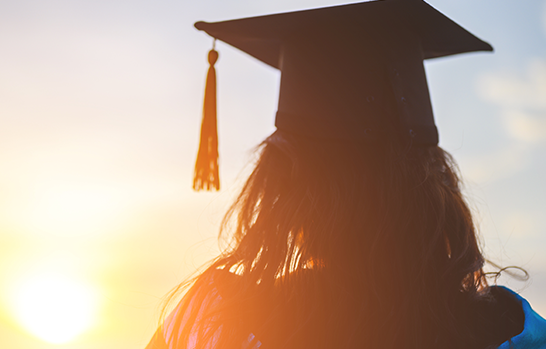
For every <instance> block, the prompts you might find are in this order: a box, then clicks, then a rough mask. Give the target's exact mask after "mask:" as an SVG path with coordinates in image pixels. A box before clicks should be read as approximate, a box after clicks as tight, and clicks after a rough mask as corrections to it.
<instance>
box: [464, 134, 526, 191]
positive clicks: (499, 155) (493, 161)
mask: <svg viewBox="0 0 546 349" xmlns="http://www.w3.org/2000/svg"><path fill="white" fill-rule="evenodd" d="M530 160H531V159H530V152H529V147H528V146H527V145H526V144H525V143H519V142H518V143H517V144H513V145H510V146H508V147H506V148H503V149H499V150H498V151H496V152H493V153H490V154H487V156H483V155H481V156H478V155H477V156H470V157H462V158H461V160H460V161H459V163H460V166H461V169H462V171H463V173H464V174H465V179H466V180H469V181H470V182H471V183H485V182H490V181H495V180H499V179H502V178H507V177H510V176H512V175H514V174H515V173H517V172H519V171H522V170H523V169H525V168H526V167H527V166H528V165H529V163H530Z"/></svg>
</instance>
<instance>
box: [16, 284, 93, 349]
mask: <svg viewBox="0 0 546 349" xmlns="http://www.w3.org/2000/svg"><path fill="white" fill-rule="evenodd" d="M13 306H14V312H15V315H16V316H17V318H18V320H19V322H20V323H21V325H22V326H23V327H24V328H25V329H26V330H28V331H29V332H30V333H32V334H33V335H35V336H36V337H38V338H40V339H42V340H44V341H46V342H49V343H54V344H60V343H66V342H69V341H70V340H72V339H74V338H75V337H76V336H78V335H79V334H81V333H83V332H84V331H85V330H87V329H89V328H90V327H91V326H92V325H93V322H94V321H95V316H96V314H95V313H96V309H97V297H96V293H95V292H94V290H93V288H92V287H91V286H89V285H86V284H85V283H83V282H81V281H78V280H76V279H73V278H70V277H68V276H66V275H62V274H54V273H47V274H46V273H44V274H39V275H35V276H32V277H30V278H27V279H25V280H24V281H23V282H21V284H20V285H19V287H18V289H17V292H16V295H15V302H14V304H13Z"/></svg>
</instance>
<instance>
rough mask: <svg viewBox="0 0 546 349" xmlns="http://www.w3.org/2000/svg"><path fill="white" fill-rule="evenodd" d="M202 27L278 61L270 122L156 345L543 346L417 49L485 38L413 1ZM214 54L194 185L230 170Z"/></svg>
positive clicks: (446, 49) (433, 51)
mask: <svg viewBox="0 0 546 349" xmlns="http://www.w3.org/2000/svg"><path fill="white" fill-rule="evenodd" d="M195 26H196V27H197V29H199V30H203V31H204V32H206V33H207V34H209V35H210V36H212V37H213V38H215V39H217V40H221V41H223V42H225V43H227V44H230V45H232V46H234V47H236V48H238V49H240V50H241V51H243V52H245V53H247V54H249V55H251V56H253V57H255V58H256V59H258V60H260V61H262V62H264V63H266V64H268V65H270V66H272V67H274V68H276V69H279V70H280V71H281V87H280V96H279V105H278V111H277V114H276V121H275V125H276V128H277V130H276V131H275V132H274V133H273V134H272V135H271V136H269V137H268V138H267V139H265V140H264V141H263V143H262V144H261V146H260V147H259V150H258V151H259V158H258V161H257V162H256V165H255V168H254V170H253V172H252V173H251V175H250V177H249V178H248V180H247V182H246V184H245V185H244V187H243V188H242V191H241V193H240V195H239V196H238V198H237V199H236V200H235V202H234V203H233V205H232V207H231V208H230V210H229V211H228V212H227V215H226V218H225V220H224V224H223V227H222V232H223V233H224V234H226V235H228V236H229V237H231V241H232V243H231V244H230V247H229V248H228V249H226V250H225V251H223V253H222V254H221V255H220V256H218V257H217V258H216V259H215V260H214V261H212V263H211V264H210V266H209V267H208V268H207V269H206V270H205V271H204V272H203V273H201V274H200V275H198V276H197V277H196V278H194V279H193V280H191V281H190V282H187V283H185V284H183V285H182V286H180V287H179V288H178V289H177V291H175V293H174V294H179V293H182V291H185V294H184V296H183V297H182V300H181V301H180V302H179V303H178V305H176V307H175V308H174V311H173V312H172V313H171V314H170V315H169V316H168V317H166V319H165V321H164V323H163V325H162V326H161V327H160V328H159V329H158V331H157V332H156V334H155V336H154V337H153V338H152V340H151V342H150V344H149V345H148V347H147V349H194V348H199V349H204V348H207V349H215V348H222V349H224V348H237V349H255V348H261V349H273V348H274V349H279V348H283V349H284V348H298V349H304V348H313V349H317V348H324V349H326V348H329V349H333V348H336V349H339V348H374V349H387V348H404V349H406V348H407V349H429V348H442V349H447V348H454V349H455V348H457V349H460V348H466V349H469V348H472V349H486V348H501V349H508V348H515V349H523V348H525V349H539V348H546V321H545V320H544V319H543V318H541V317H540V316H539V315H538V314H536V313H535V312H534V311H533V310H532V309H531V307H530V305H529V303H528V302H527V301H526V300H525V299H523V298H521V297H520V296H519V295H517V294H516V293H514V292H513V291H511V290H509V289H507V288H504V287H499V286H490V285H489V284H488V280H487V279H486V274H485V273H484V271H483V266H484V261H485V259H484V256H483V255H482V252H481V250H480V248H479V246H478V243H477V236H476V234H477V232H476V227H475V225H474V222H473V218H472V215H471V212H470V210H469V208H468V205H467V203H466V202H465V199H464V197H463V194H462V193H461V185H460V180H459V176H458V173H457V167H456V164H455V162H454V160H453V159H452V158H451V156H450V155H449V154H448V153H446V152H445V151H444V150H442V149H441V148H440V147H438V130H437V128H436V126H435V123H434V117H433V112H432V106H431V102H430V97H429V91H428V86H427V80H426V75H425V70H424V66H423V61H424V60H426V59H433V58H437V57H445V56H450V55H456V54H461V53H466V52H474V51H492V50H493V49H492V47H491V46H490V45H489V44H488V43H486V42H484V41H482V40H480V39H478V38H477V37H475V36H474V35H473V34H471V33H469V32H468V31H466V30H465V29H463V28H462V27H460V26H459V25H458V24H456V23H455V22H453V21H452V20H451V19H449V18H447V17H446V16H444V15H442V14H441V13H439V12H438V11H437V10H435V9H434V8H432V7H431V6H429V5H428V4H426V3H425V2H423V1H421V0H384V1H372V2H364V3H356V4H350V5H343V6H335V7H328V8H321V9H312V10H306V11H298V12H291V13H282V14H275V15H269V16H262V17H254V18H245V19H238V20H231V21H225V22H217V23H205V22H198V23H196V25H195ZM217 58H218V53H217V52H216V51H215V50H212V51H211V53H210V54H209V62H210V64H211V68H210V70H209V74H208V78H207V88H206V89H207V91H206V93H205V110H204V116H203V126H202V130H201V145H200V149H199V155H198V159H197V163H196V172H195V180H194V188H195V189H197V190H200V189H218V188H219V185H220V182H219V178H218V149H217V147H218V143H217V135H216V102H215V93H216V87H215V71H214V63H215V62H216V59H217ZM461 103H464V101H461Z"/></svg>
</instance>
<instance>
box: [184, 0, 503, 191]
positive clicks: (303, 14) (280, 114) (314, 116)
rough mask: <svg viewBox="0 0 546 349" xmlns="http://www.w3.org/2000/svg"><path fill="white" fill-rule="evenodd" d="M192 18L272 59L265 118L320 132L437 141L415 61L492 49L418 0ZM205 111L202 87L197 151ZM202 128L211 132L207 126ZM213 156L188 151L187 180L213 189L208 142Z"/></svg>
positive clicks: (319, 135) (332, 136)
mask: <svg viewBox="0 0 546 349" xmlns="http://www.w3.org/2000/svg"><path fill="white" fill-rule="evenodd" d="M195 27H196V28H197V29H199V30H203V31H205V32H206V33H207V34H209V35H210V36H212V37H213V38H215V39H218V40H221V41H223V42H225V43H227V44H230V45H231V46H234V47H236V48H238V49H240V50H241V51H243V52H246V53H247V54H249V55H251V56H253V57H255V58H256V59H258V60H260V61H262V62H264V63H265V64H267V65H270V66H272V67H274V68H276V69H279V70H280V71H281V83H280V94H279V105H278V111H277V115H276V120H275V126H276V127H277V129H279V130H282V131H284V132H287V133H291V134H294V135H298V136H302V137H309V138H314V139H324V140H341V141H343V140H349V141H362V142H370V143H374V142H383V141H388V140H392V139H393V137H395V138H397V139H401V140H403V141H405V140H407V141H408V142H410V143H411V144H412V145H422V146H429V145H436V144H438V131H437V129H436V126H435V124H434V117H433V113H432V105H431V102H430V95H429V91H428V85H427V80H426V75H425V70H424V65H423V61H424V60H425V59H431V58H437V57H445V56H450V55H454V54H459V53H465V52H473V51H492V50H493V48H492V47H491V45H489V44H488V43H486V42H484V41H482V40H480V39H478V38H477V37H475V36H474V35H472V34H471V33H469V32H468V31H467V30H465V29H464V28H462V27H461V26H459V25H458V24H457V23H455V22H453V21H452V20H451V19H449V18H447V17H446V16H444V15H443V14H441V13H440V12H438V11H437V10H436V9H434V8H433V7H431V6H430V5H428V4H427V3H425V2H424V1H422V0H380V1H369V2H363V3H355V4H349V5H342V6H334V7H326V8H319V9H312V10H305V11H297V12H289V13H280V14H274V15H268V16H260V17H252V18H243V19H236V20H230V21H223V22H216V23H206V22H197V23H195ZM214 52H216V51H214V49H213V50H212V51H211V54H212V55H213V56H214V57H213V58H214V59H213V60H212V61H211V60H210V56H209V61H210V62H211V70H214V67H213V64H214V62H215V60H216V58H217V53H214ZM213 73H214V71H213ZM210 74H211V71H210V70H209V76H210ZM207 81H208V82H210V80H207ZM207 88H208V89H209V84H208V83H207ZM209 90H210V89H209ZM208 95H209V96H210V95H212V92H211V93H209V94H208ZM214 98H215V86H214ZM208 106H209V109H210V107H212V106H213V107H214V113H212V112H211V111H210V110H209V113H208V114H209V115H212V114H214V117H213V118H212V117H210V118H209V121H210V120H211V119H214V123H215V122H216V121H215V119H216V104H215V102H214V103H212V102H211V101H210V98H209V101H208ZM206 117H207V93H206V96H205V112H204V119H203V128H202V134H201V136H202V138H201V147H200V155H202V154H204V153H205V152H204V150H203V151H202V149H201V148H203V146H205V147H207V149H210V147H209V145H211V144H213V145H215V146H217V141H215V140H214V141H211V138H214V137H216V135H215V134H214V135H212V136H211V135H210V134H203V129H204V127H205V124H208V125H210V124H211V122H208V123H207V121H206V120H205V119H206ZM208 130H209V131H211V130H212V131H214V132H216V126H214V127H210V126H209V127H208ZM203 137H205V138H203ZM212 153H214V151H213V152H212ZM209 154H210V152H209ZM214 156H216V158H215V159H214V161H212V162H211V161H209V160H210V159H211V157H209V158H207V159H208V160H207V161H201V163H202V164H205V167H202V168H201V170H200V169H198V167H197V165H199V156H198V161H197V165H196V176H195V179H194V189H196V190H199V189H203V188H210V187H211V186H214V187H215V188H216V189H218V187H219V183H218V181H217V150H216V153H215V154H213V157H214ZM213 162H214V164H216V167H215V171H216V175H214V174H213V173H212V172H214V169H213V167H214V166H211V165H210V164H212V163H213ZM203 168H204V169H205V170H204V171H203V170H202V169H203ZM211 169H212V170H211ZM215 181H216V182H215ZM211 183H212V184H211Z"/></svg>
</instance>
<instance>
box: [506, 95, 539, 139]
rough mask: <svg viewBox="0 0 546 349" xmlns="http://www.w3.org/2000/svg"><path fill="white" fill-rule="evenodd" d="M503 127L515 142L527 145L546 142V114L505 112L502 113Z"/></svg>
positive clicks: (513, 110)
mask: <svg viewBox="0 0 546 349" xmlns="http://www.w3.org/2000/svg"><path fill="white" fill-rule="evenodd" d="M544 98H545V99H546V95H545V96H544ZM503 125H504V127H505V129H506V131H507V132H508V134H509V135H510V136H511V137H512V138H515V139H517V140H520V141H523V142H529V143H539V142H541V141H544V140H546V113H542V114H539V113H532V112H527V111H523V110H518V109H511V110H506V111H504V112H503Z"/></svg>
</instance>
